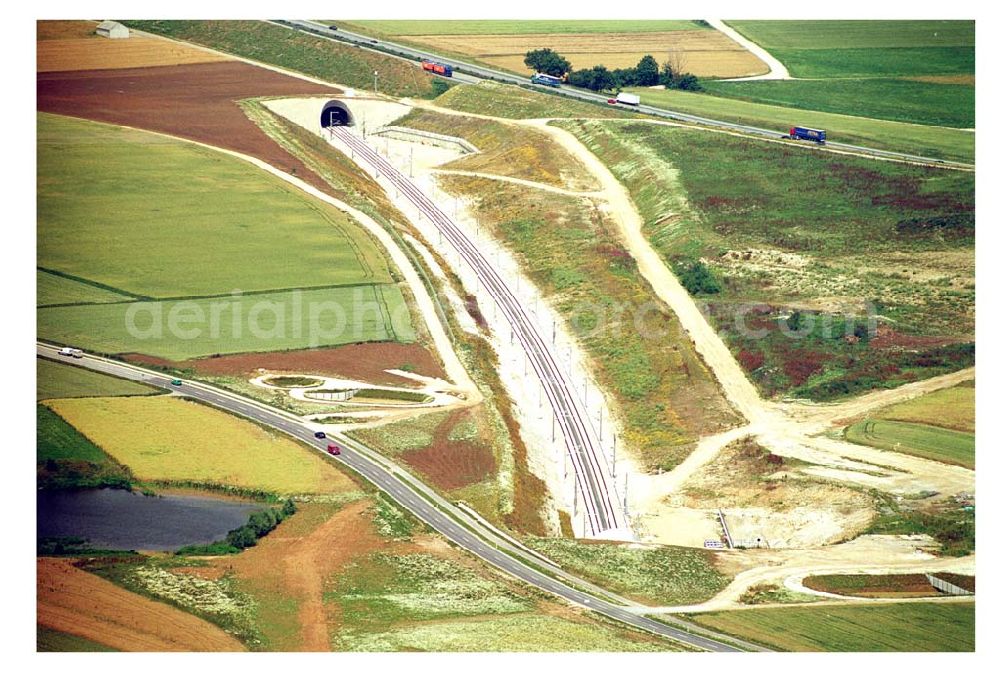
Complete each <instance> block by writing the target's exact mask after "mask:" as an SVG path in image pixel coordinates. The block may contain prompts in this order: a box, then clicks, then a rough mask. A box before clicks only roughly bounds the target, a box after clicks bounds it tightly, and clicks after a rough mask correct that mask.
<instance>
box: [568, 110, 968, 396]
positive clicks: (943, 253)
mask: <svg viewBox="0 0 1000 677" xmlns="http://www.w3.org/2000/svg"><path fill="white" fill-rule="evenodd" d="M557 124H559V125H560V126H562V127H565V128H567V129H569V130H570V131H571V132H573V133H574V134H576V135H577V136H578V137H579V138H580V139H581V140H582V141H583V142H584V143H585V144H586V145H587V146H588V147H589V148H590V149H591V150H592V151H593V152H594V153H595V154H596V155H597V156H598V157H599V158H601V159H602V160H603V161H604V162H605V164H607V165H608V167H609V168H610V169H611V171H612V172H613V173H614V174H615V175H616V177H617V178H618V179H619V180H620V181H621V182H622V183H623V184H624V185H625V187H626V188H627V189H628V190H629V192H630V193H631V194H632V197H633V199H634V200H635V203H636V206H637V207H638V209H639V212H640V214H641V216H642V217H643V219H644V221H645V226H644V234H645V235H646V238H647V239H648V240H649V242H650V243H651V244H652V246H653V247H654V249H656V250H657V251H658V252H659V254H660V255H661V257H662V258H663V259H664V260H665V261H666V262H668V263H669V264H671V265H672V266H674V268H675V270H685V269H688V268H689V267H690V266H691V263H692V262H693V261H695V260H698V259H701V260H702V261H703V263H702V264H701V266H702V267H703V268H704V269H707V271H708V273H707V275H708V277H709V278H710V279H712V280H714V281H715V283H716V284H715V285H714V288H709V287H708V286H704V285H703V290H705V291H708V292H714V293H703V294H702V300H703V301H704V303H705V304H706V312H707V313H708V314H709V316H710V319H711V320H712V321H713V322H714V323H715V325H716V327H717V328H718V329H719V330H720V331H721V332H722V334H723V338H724V339H725V340H726V341H727V342H728V343H729V346H730V348H731V349H732V351H733V352H734V354H735V355H736V356H737V357H738V359H739V360H740V362H741V363H742V364H743V366H744V368H745V369H746V370H747V372H749V373H750V375H751V377H752V378H753V379H754V380H755V381H756V382H757V384H758V386H759V387H760V388H761V389H762V391H763V392H764V394H766V395H769V396H770V395H778V394H785V393H790V394H792V395H794V396H798V397H808V398H813V399H831V398H835V397H840V396H844V395H848V394H852V393H857V392H862V391H864V390H867V389H870V388H873V387H893V386H895V385H899V384H901V383H906V382H909V381H913V380H917V379H920V378H926V377H929V376H933V375H935V374H939V373H943V372H946V371H949V370H954V369H956V368H960V367H963V366H967V365H969V364H971V363H972V362H973V361H974V353H975V350H974V346H973V345H971V344H967V343H965V341H966V340H967V338H966V337H969V336H971V335H972V334H973V331H974V329H973V328H974V299H975V291H974V290H975V282H974V265H973V247H974V233H975V228H974V197H973V185H974V178H975V177H974V176H972V175H970V174H966V173H960V172H950V171H945V170H938V169H931V168H915V167H909V166H903V165H897V164H892V163H886V162H877V161H873V160H865V159H860V158H847V157H834V156H830V155H827V154H820V153H807V152H801V151H798V150H796V149H787V148H784V147H782V146H780V145H776V144H771V143H767V142H764V141H759V140H750V139H739V138H733V137H729V136H725V135H717V134H709V133H705V132H699V131H696V130H690V129H680V128H670V127H663V126H653V125H647V124H644V123H629V122H616V121H608V122H600V121H587V122H574V123H569V122H561V123H557ZM748 176H749V177H750V178H749V179H748V178H747V177H748ZM790 186H796V187H801V190H789V187H790ZM803 191H805V193H803ZM946 214H950V215H951V216H948V217H945V216H944V215H946ZM796 310H801V312H799V313H798V314H796V312H795V311H796ZM852 315H854V316H855V317H857V318H858V319H857V320H853V319H852V318H851V316H852ZM866 315H868V317H866ZM872 315H874V316H876V317H875V318H874V319H875V320H876V323H877V327H876V330H875V331H874V332H872V331H870V327H869V326H868V324H867V323H868V322H869V321H870V320H871V319H872V317H871V316H872ZM861 325H864V326H861Z"/></svg>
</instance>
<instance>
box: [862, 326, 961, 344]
mask: <svg viewBox="0 0 1000 677" xmlns="http://www.w3.org/2000/svg"><path fill="white" fill-rule="evenodd" d="M960 340H961V339H959V338H956V337H954V336H913V335H912V334H904V333H902V332H898V331H896V330H895V329H893V328H892V327H889V326H886V325H882V326H880V327H879V328H878V332H877V333H876V335H875V337H874V338H872V339H871V340H870V341H869V342H868V345H869V347H871V348H878V349H893V348H896V349H901V350H919V349H922V348H937V347H939V346H946V345H950V344H952V343H955V342H956V341H960Z"/></svg>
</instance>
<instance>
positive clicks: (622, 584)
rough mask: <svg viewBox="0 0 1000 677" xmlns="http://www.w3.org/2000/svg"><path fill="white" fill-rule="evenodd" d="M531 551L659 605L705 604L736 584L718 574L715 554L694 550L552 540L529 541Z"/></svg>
mask: <svg viewBox="0 0 1000 677" xmlns="http://www.w3.org/2000/svg"><path fill="white" fill-rule="evenodd" d="M526 545H528V546H529V547H531V548H533V549H535V550H537V551H538V552H540V553H542V554H543V555H545V556H547V557H549V558H550V559H552V560H553V561H555V562H557V563H558V564H559V565H560V566H562V567H564V568H565V569H566V570H567V571H569V572H571V573H574V574H577V575H579V576H582V577H583V578H586V579H588V580H591V581H593V582H594V583H597V584H598V585H600V586H602V587H605V588H607V589H608V590H611V591H612V592H616V593H618V594H621V595H624V596H626V597H629V598H631V599H635V600H636V601H642V602H645V603H648V604H653V605H663V606H668V605H681V604H696V603H698V602H704V601H705V600H707V599H710V598H711V597H713V596H714V595H715V594H716V593H718V592H719V591H721V590H722V589H723V588H725V587H726V585H727V584H728V583H729V581H730V579H729V578H728V577H726V576H724V575H723V574H722V573H720V572H719V571H718V570H717V569H716V568H715V566H714V564H713V562H712V555H711V553H707V552H705V551H703V550H697V549H694V548H681V547H676V546H657V547H648V548H632V547H630V546H628V545H619V544H616V543H584V542H580V541H573V540H569V539H551V538H532V539H528V541H527V543H526Z"/></svg>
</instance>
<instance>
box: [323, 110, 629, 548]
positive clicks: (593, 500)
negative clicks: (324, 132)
mask: <svg viewBox="0 0 1000 677" xmlns="http://www.w3.org/2000/svg"><path fill="white" fill-rule="evenodd" d="M329 131H330V133H331V135H332V136H333V137H335V138H336V139H338V140H339V141H340V142H341V143H343V144H344V145H346V146H347V147H348V148H350V149H351V150H352V151H353V152H354V154H355V157H356V158H360V159H363V160H364V161H365V162H366V163H368V164H369V165H370V166H371V168H372V169H375V170H377V174H380V175H382V176H384V177H385V178H386V180H388V181H389V182H390V183H391V184H392V185H393V186H394V187H395V188H396V189H397V190H398V191H399V192H400V193H401V194H402V195H404V196H405V197H406V198H407V199H408V200H409V201H410V202H411V203H412V204H413V205H414V207H416V208H417V209H418V210H419V211H420V213H421V214H422V215H423V216H425V217H426V218H427V219H428V220H429V222H430V223H432V224H433V225H434V226H435V227H436V228H437V229H438V231H439V232H440V234H441V237H442V238H444V239H445V240H447V241H448V243H449V244H450V245H451V246H452V247H453V248H454V249H455V251H456V252H458V254H459V256H461V257H462V259H463V261H464V262H465V263H466V264H467V265H468V266H469V268H470V269H471V270H472V271H473V272H474V273H475V274H476V275H477V276H478V277H479V280H480V284H482V286H483V288H484V289H485V290H486V291H487V293H489V295H490V296H491V297H492V298H493V300H494V301H495V302H496V304H497V308H498V309H499V310H500V311H501V312H502V313H503V315H504V317H505V319H506V321H507V323H508V324H509V325H510V328H511V331H512V333H513V335H514V336H515V337H516V338H517V340H518V342H519V343H520V345H521V347H522V348H523V350H524V352H525V355H526V356H527V358H528V360H529V362H530V364H531V366H532V369H533V370H534V372H535V374H536V376H537V377H538V379H539V381H540V382H541V384H542V388H543V391H544V393H545V396H546V398H547V400H548V402H549V404H550V406H551V407H552V411H553V416H554V417H555V421H556V423H557V424H558V426H559V430H560V432H561V434H562V437H563V440H564V442H565V445H566V453H567V454H568V456H569V459H570V462H571V464H572V467H573V472H574V475H575V478H576V480H577V482H576V484H577V487H578V489H579V491H580V494H581V495H582V498H583V505H584V510H585V516H584V534H585V535H586V536H591V537H597V536H599V535H601V534H603V533H606V532H617V534H616V535H617V536H618V537H621V535H622V533H623V532H624V533H627V534H629V535H630V534H631V529H630V527H629V525H628V520H627V515H626V514H625V510H624V506H623V504H622V502H621V500H620V499H619V496H618V493H617V490H616V488H615V486H614V482H613V481H610V480H609V479H608V468H607V462H606V459H605V457H604V454H603V451H602V450H601V445H600V441H599V440H598V439H597V436H596V435H595V432H594V430H593V427H592V425H591V424H590V422H589V418H588V416H587V415H586V413H585V410H584V407H583V405H582V403H581V402H580V401H579V398H578V396H577V394H576V392H575V390H574V389H573V388H572V387H571V386H570V382H569V379H568V377H567V376H566V374H565V373H564V371H563V369H562V367H561V366H560V364H559V362H558V361H557V360H556V359H555V357H554V355H553V352H552V349H551V347H550V345H549V343H548V342H547V341H546V340H545V339H544V338H543V336H542V333H541V332H540V331H539V329H538V326H537V324H536V323H535V322H534V321H533V319H532V317H531V316H530V315H529V313H528V311H527V310H526V309H525V308H524V306H523V305H522V304H521V301H520V299H519V298H518V297H517V295H516V294H515V293H514V292H512V291H511V289H510V287H509V286H508V285H507V283H506V282H505V281H504V279H503V277H502V276H501V275H500V274H499V273H498V271H497V270H496V269H494V267H493V266H492V265H491V264H490V262H489V260H488V259H487V258H486V257H485V256H484V255H483V254H482V253H481V252H480V251H479V249H478V248H477V247H476V246H475V244H474V243H473V242H472V241H471V240H470V239H469V238H468V237H467V236H466V235H465V233H464V232H463V231H462V229H461V228H459V227H458V226H457V225H456V224H455V223H454V222H453V221H452V220H451V219H450V218H448V216H447V215H446V214H445V213H444V212H443V211H442V210H441V209H439V208H438V207H437V205H435V204H434V202H433V201H432V200H431V199H430V198H429V197H427V196H426V195H425V194H424V193H423V192H422V191H421V190H420V189H419V188H418V187H417V186H416V185H415V184H414V183H413V182H412V181H410V179H409V178H408V177H406V176H405V175H404V174H403V173H402V172H400V171H399V170H397V169H396V168H395V167H394V166H393V165H392V164H391V163H390V162H389V161H388V160H386V159H385V158H383V157H382V156H381V155H379V154H378V152H377V151H375V149H374V148H372V147H371V146H369V145H368V144H367V143H365V142H364V141H363V140H362V139H359V138H358V137H357V136H356V135H355V134H353V133H352V132H351V131H350V130H349V129H348V128H346V127H330V128H329Z"/></svg>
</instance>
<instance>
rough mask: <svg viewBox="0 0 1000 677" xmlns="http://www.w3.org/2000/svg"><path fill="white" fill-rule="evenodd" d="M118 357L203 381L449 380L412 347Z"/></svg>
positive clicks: (426, 355)
mask: <svg viewBox="0 0 1000 677" xmlns="http://www.w3.org/2000/svg"><path fill="white" fill-rule="evenodd" d="M121 357H122V358H123V359H125V360H127V361H129V362H133V363H136V364H147V365H150V366H154V367H174V368H180V369H192V370H194V372H195V373H196V374H204V375H206V376H256V375H257V374H256V372H257V370H259V369H264V370H266V371H276V372H294V373H303V374H315V375H317V376H330V377H340V378H346V379H354V380H357V381H364V382H366V383H375V384H379V385H398V386H413V385H414V383H415V382H414V381H412V380H411V379H408V378H406V377H404V376H396V375H394V374H387V373H385V370H386V369H400V368H403V369H404V370H405V371H412V372H414V373H416V374H420V375H421V376H429V377H431V378H440V379H446V378H447V375H446V374H445V373H444V370H443V369H442V368H441V365H440V363H439V362H438V360H437V358H436V357H435V356H434V354H433V353H432V352H431V351H430V350H428V349H427V348H424V347H423V346H420V345H417V344H415V343H355V344H352V345H346V346H338V347H336V348H316V349H311V350H292V351H288V352H275V353H239V354H237V355H222V356H219V357H205V358H201V359H197V360H185V361H183V362H172V361H170V360H164V359H162V358H159V357H152V356H150V355H141V354H138V353H128V354H125V355H121Z"/></svg>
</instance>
